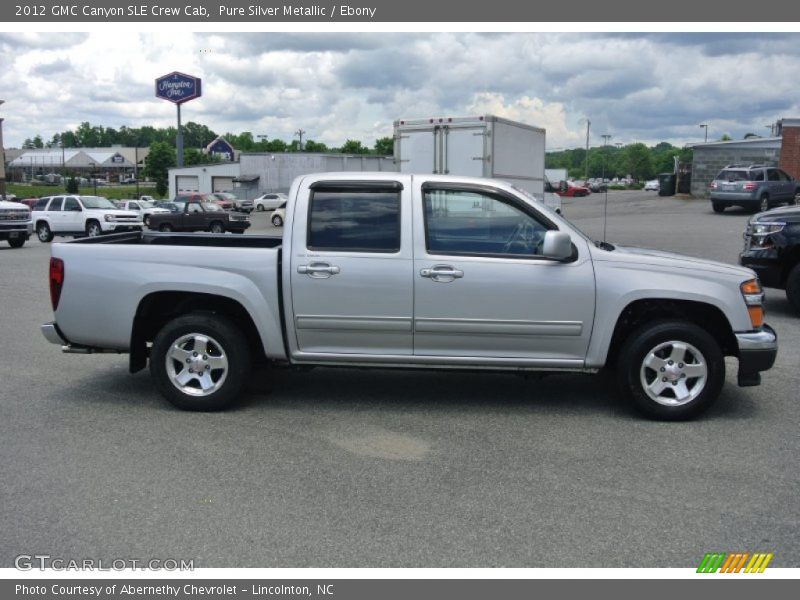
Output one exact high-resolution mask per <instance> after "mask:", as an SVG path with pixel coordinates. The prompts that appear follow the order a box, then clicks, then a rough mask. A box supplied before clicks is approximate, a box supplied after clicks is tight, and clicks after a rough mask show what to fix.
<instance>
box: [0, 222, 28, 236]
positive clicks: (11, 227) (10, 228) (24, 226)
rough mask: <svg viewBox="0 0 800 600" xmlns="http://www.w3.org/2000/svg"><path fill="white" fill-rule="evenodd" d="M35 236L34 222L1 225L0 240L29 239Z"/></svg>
mask: <svg viewBox="0 0 800 600" xmlns="http://www.w3.org/2000/svg"><path fill="white" fill-rule="evenodd" d="M31 235H33V221H23V222H21V223H3V224H2V225H0V240H8V239H13V238H19V237H24V238H26V239H27V238H29V237H31Z"/></svg>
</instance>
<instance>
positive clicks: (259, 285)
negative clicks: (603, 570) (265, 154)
mask: <svg viewBox="0 0 800 600" xmlns="http://www.w3.org/2000/svg"><path fill="white" fill-rule="evenodd" d="M50 290H51V296H52V304H53V309H54V310H55V317H56V320H55V322H52V323H47V324H45V325H43V327H42V330H43V333H44V335H45V337H46V338H47V339H48V340H50V341H51V342H53V343H57V344H60V345H62V346H63V349H64V351H66V352H79V353H92V352H127V353H130V371H131V372H136V371H138V370H140V369H143V368H144V367H145V366H146V365H147V362H148V359H149V363H150V371H151V373H152V376H153V378H154V380H155V383H156V386H157V387H158V389H159V390H160V391H161V392H162V394H163V395H164V396H165V397H166V398H167V399H168V400H169V401H170V402H172V403H173V404H175V405H176V406H179V407H180V408H184V409H189V410H218V409H222V408H224V407H226V406H228V405H229V404H230V403H231V402H232V401H234V400H235V398H236V397H237V396H238V395H239V394H240V392H241V391H242V389H243V388H244V386H245V384H246V382H247V379H248V375H249V373H250V371H251V369H252V368H253V365H254V364H259V365H266V366H273V367H274V366H279V365H288V366H303V367H305V366H341V367H356V366H357V367H378V368H429V369H471V370H511V371H518V372H525V371H549V372H564V371H572V372H583V373H594V372H597V371H599V370H600V369H602V368H603V367H605V366H609V367H613V368H615V370H616V373H617V375H618V381H619V388H620V391H621V394H622V395H623V396H625V397H627V398H629V399H630V400H631V401H633V403H634V404H635V406H636V407H638V408H639V409H640V410H641V411H642V412H644V413H645V414H646V415H648V416H650V417H653V418H659V419H673V420H674V419H686V418H690V417H692V416H695V415H697V414H698V413H700V412H701V411H702V410H704V409H705V408H707V407H708V406H709V405H710V404H711V403H712V402H714V400H715V399H716V398H717V396H718V395H719V393H720V390H721V388H722V386H723V383H724V380H725V360H724V357H725V356H735V357H737V358H738V363H739V368H738V383H739V385H742V386H746V385H757V384H758V383H760V372H761V371H765V370H767V369H769V368H770V367H772V364H773V362H774V360H775V356H776V353H777V340H776V335H775V332H774V331H773V330H772V329H771V328H770V327H768V326H767V325H766V324H764V322H763V320H764V309H763V300H764V295H763V293H762V290H761V287H760V285H759V283H758V281H757V279H756V278H755V275H754V274H753V272H752V271H751V270H749V269H746V268H742V267H739V266H734V265H728V264H722V263H716V262H710V261H706V260H700V259H695V258H689V257H686V256H680V255H676V254H669V253H666V252H659V251H655V250H642V249H637V248H627V247H621V246H616V247H615V246H613V245H611V244H608V243H605V242H593V241H592V240H591V239H589V238H587V237H586V236H585V235H584V234H583V233H581V232H580V231H579V230H578V229H577V228H575V226H573V225H572V224H570V223H569V222H568V221H567V220H565V219H564V218H562V217H561V216H560V215H558V214H556V213H555V212H554V211H552V210H550V209H549V208H547V207H546V206H544V205H543V204H542V203H540V202H538V201H536V200H535V199H533V198H532V197H530V196H528V195H527V194H526V193H525V192H524V191H522V190H519V189H517V188H515V187H514V186H512V185H510V184H506V183H503V182H500V181H494V180H487V179H473V178H467V177H448V176H442V175H422V176H420V175H406V174H397V173H373V174H364V173H329V174H317V175H309V176H304V177H300V178H298V179H297V180H296V181H295V182H294V184H293V186H292V188H291V190H290V193H289V200H288V204H287V210H286V223H285V228H284V236H283V240H280V239H276V238H270V237H265V236H232V235H224V234H223V235H213V234H172V233H169V234H165V233H123V234H115V235H110V236H104V237H101V238H92V239H82V240H75V241H70V242H66V243H60V244H54V245H53V247H52V258H51V263H50Z"/></svg>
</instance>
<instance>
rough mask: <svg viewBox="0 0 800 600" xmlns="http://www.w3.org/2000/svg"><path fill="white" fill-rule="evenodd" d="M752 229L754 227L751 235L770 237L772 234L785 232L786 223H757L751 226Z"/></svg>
mask: <svg viewBox="0 0 800 600" xmlns="http://www.w3.org/2000/svg"><path fill="white" fill-rule="evenodd" d="M751 227H752V234H751V235H754V236H759V237H763V236H767V235H770V234H772V233H778V232H779V231H781V230H783V228H784V227H786V223H781V222H778V221H775V222H772V223H759V222H758V221H756V222H755V223H753V224H752V225H751Z"/></svg>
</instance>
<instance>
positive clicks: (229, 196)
mask: <svg viewBox="0 0 800 600" xmlns="http://www.w3.org/2000/svg"><path fill="white" fill-rule="evenodd" d="M215 196H216V197H217V198H219V199H220V200H236V196H234V195H233V194H228V193H225V192H217V193H216V194H215Z"/></svg>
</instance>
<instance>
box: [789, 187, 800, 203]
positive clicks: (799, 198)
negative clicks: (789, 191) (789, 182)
mask: <svg viewBox="0 0 800 600" xmlns="http://www.w3.org/2000/svg"><path fill="white" fill-rule="evenodd" d="M788 204H789V206H795V205H796V204H800V190H795V191H794V195H793V196H792V197H791V198H789V202H788Z"/></svg>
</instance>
